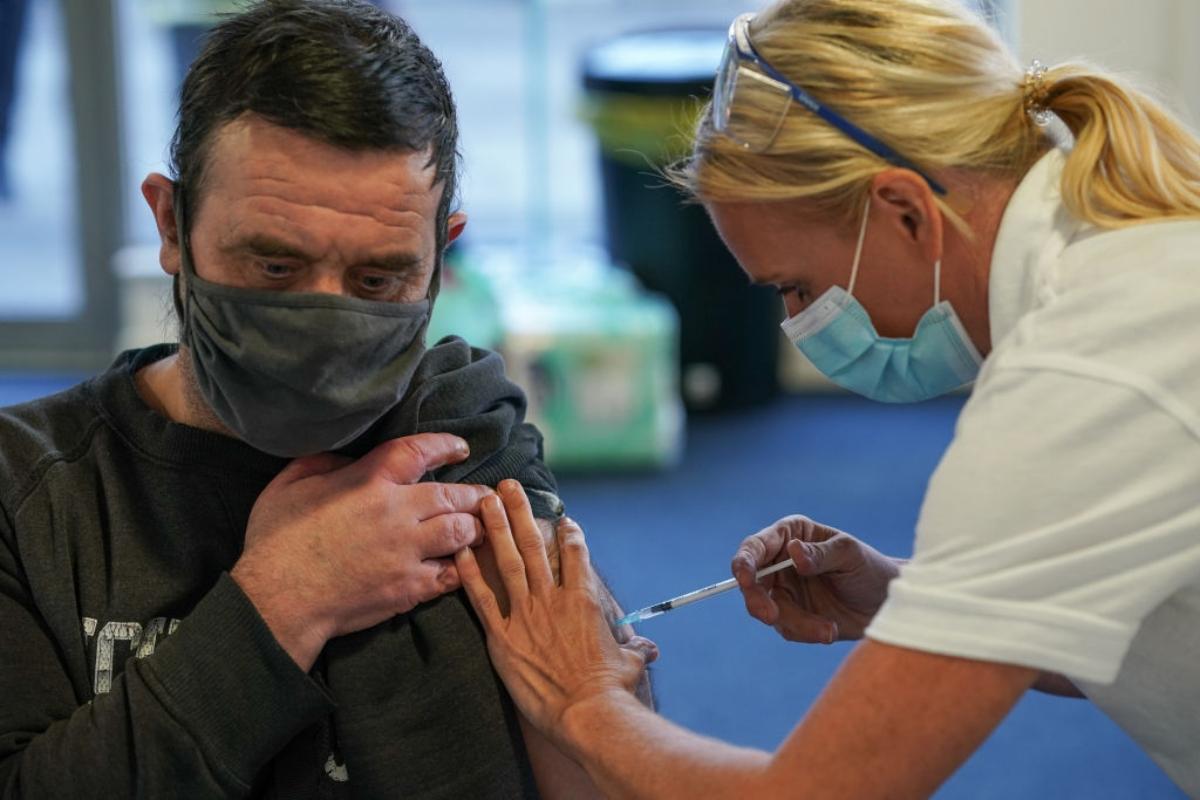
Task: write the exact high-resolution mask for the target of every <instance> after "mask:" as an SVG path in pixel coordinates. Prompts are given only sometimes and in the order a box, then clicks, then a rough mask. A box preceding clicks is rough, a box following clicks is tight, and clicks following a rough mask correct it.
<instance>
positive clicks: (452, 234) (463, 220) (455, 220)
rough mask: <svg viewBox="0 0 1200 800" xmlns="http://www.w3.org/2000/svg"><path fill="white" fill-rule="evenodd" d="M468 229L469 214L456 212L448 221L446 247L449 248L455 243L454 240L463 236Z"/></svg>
mask: <svg viewBox="0 0 1200 800" xmlns="http://www.w3.org/2000/svg"><path fill="white" fill-rule="evenodd" d="M466 227H467V214H466V212H464V211H455V212H454V213H453V214H451V215H450V217H449V219H447V220H446V246H447V247H449V246H450V245H451V244H453V243H454V240H455V239H457V238H458V237H459V236H462V232H463V230H464V229H466Z"/></svg>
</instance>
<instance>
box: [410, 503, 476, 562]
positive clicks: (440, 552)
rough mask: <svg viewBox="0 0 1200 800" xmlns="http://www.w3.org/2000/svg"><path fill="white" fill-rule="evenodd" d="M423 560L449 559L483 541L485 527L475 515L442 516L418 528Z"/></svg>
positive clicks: (418, 544) (419, 553) (420, 554)
mask: <svg viewBox="0 0 1200 800" xmlns="http://www.w3.org/2000/svg"><path fill="white" fill-rule="evenodd" d="M417 532H418V536H419V542H418V543H417V546H418V555H419V556H420V558H421V559H422V560H426V559H431V558H449V557H450V556H453V555H454V554H455V553H457V552H458V551H459V550H461V549H463V548H464V547H470V546H472V545H474V544H478V543H479V542H480V541H482V540H483V525H482V524H481V523H480V522H479V518H478V517H476V516H475V515H474V514H442V515H440V516H437V517H432V518H430V519H427V520H425V521H424V522H422V523H421V524H420V525H418V526H417Z"/></svg>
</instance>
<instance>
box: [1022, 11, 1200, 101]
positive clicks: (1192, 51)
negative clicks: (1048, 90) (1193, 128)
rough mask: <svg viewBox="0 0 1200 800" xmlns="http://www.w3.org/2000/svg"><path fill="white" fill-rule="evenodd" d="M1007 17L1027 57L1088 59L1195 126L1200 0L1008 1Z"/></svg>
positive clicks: (1199, 77)
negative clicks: (1147, 92) (1133, 82)
mask: <svg viewBox="0 0 1200 800" xmlns="http://www.w3.org/2000/svg"><path fill="white" fill-rule="evenodd" d="M1011 14H1012V19H1011V20H1010V24H1011V28H1012V30H1013V32H1014V34H1015V38H1016V44H1017V50H1018V53H1019V54H1020V56H1021V59H1022V60H1023V61H1024V62H1026V63H1028V62H1029V60H1030V59H1033V58H1037V59H1039V60H1040V61H1041V62H1042V63H1044V64H1047V65H1052V64H1054V63H1056V62H1059V61H1064V60H1067V59H1071V58H1086V59H1088V60H1090V61H1093V62H1096V63H1098V64H1100V65H1102V66H1104V67H1107V68H1109V69H1111V70H1114V71H1117V72H1120V73H1123V74H1127V75H1130V76H1131V77H1133V78H1135V79H1137V80H1138V82H1139V83H1140V84H1141V85H1143V86H1145V87H1147V88H1149V89H1151V90H1153V91H1154V92H1155V93H1156V94H1157V95H1158V96H1159V97H1160V98H1162V99H1163V100H1165V101H1166V102H1167V103H1168V105H1170V106H1171V108H1173V109H1174V110H1176V111H1177V112H1178V113H1179V114H1180V115H1182V116H1183V117H1184V118H1185V119H1187V120H1188V121H1189V122H1191V123H1192V124H1193V125H1197V124H1198V123H1200V0H1012V6H1011Z"/></svg>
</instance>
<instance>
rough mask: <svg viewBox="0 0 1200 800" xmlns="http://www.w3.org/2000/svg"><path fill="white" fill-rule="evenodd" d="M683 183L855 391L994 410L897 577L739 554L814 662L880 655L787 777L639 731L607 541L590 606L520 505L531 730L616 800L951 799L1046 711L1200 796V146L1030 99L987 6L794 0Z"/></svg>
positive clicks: (799, 551) (513, 678) (824, 364)
mask: <svg viewBox="0 0 1200 800" xmlns="http://www.w3.org/2000/svg"><path fill="white" fill-rule="evenodd" d="M826 104H827V105H826ZM1056 119H1057V121H1056ZM1047 122H1050V123H1053V124H1052V125H1051V126H1050V127H1046V123H1047ZM1060 123H1061V125H1063V126H1065V130H1068V131H1069V132H1070V134H1071V135H1070V137H1065V138H1068V139H1070V140H1071V141H1067V142H1064V143H1062V144H1061V146H1060V145H1058V144H1055V142H1053V141H1052V140H1051V138H1050V137H1049V136H1048V135H1047V133H1048V131H1052V130H1054V125H1059V124H1060ZM1060 138H1061V137H1060ZM676 177H677V178H678V180H679V181H680V182H682V183H683V184H684V185H685V186H686V187H687V188H688V189H689V190H690V191H691V192H692V193H693V194H694V195H695V196H696V197H697V198H698V199H699V200H700V201H701V202H703V203H704V204H705V206H706V207H707V208H708V210H709V212H710V214H711V216H712V218H713V221H714V222H715V224H716V225H717V227H718V229H719V230H720V232H721V234H722V236H723V237H724V239H725V242H726V243H727V244H728V246H729V248H730V249H731V250H732V251H733V253H734V254H735V255H736V256H737V259H738V261H739V262H740V264H741V266H742V268H743V269H744V270H745V272H746V273H747V274H748V275H749V276H750V277H751V278H752V280H754V281H755V282H757V283H762V284H768V285H771V286H774V287H776V288H777V289H778V290H779V292H780V294H781V295H782V296H783V299H784V303H785V305H786V307H787V312H788V314H789V319H788V320H787V321H786V322H785V323H784V330H785V332H786V333H787V334H788V335H789V336H790V337H791V338H792V339H793V340H794V341H795V342H796V344H797V345H798V346H799V347H800V348H801V349H802V350H803V351H804V352H805V353H806V354H807V355H808V357H809V358H810V360H812V361H813V363H814V364H815V365H816V366H817V367H818V368H819V369H821V370H822V371H823V372H825V373H826V374H827V375H828V376H829V377H830V378H832V379H833V380H834V381H837V382H838V383H840V384H842V385H843V386H846V387H848V388H850V389H852V390H854V391H857V392H859V393H862V394H864V395H867V396H869V397H873V398H876V399H879V400H883V401H915V400H921V399H924V398H927V397H932V396H934V395H937V394H941V393H943V392H947V391H950V390H952V389H954V388H956V387H957V386H959V385H961V384H964V383H967V382H970V381H972V380H974V382H975V388H974V392H973V395H972V397H971V399H970V400H969V402H968V403H967V404H966V405H965V407H964V409H963V411H962V416H961V418H960V420H959V423H958V426H957V430H956V434H955V438H954V440H953V442H952V443H951V445H950V447H949V449H948V451H947V452H946V454H945V456H944V458H943V460H942V463H941V465H940V466H939V467H938V470H937V472H936V473H935V474H934V476H933V478H932V480H931V483H930V486H929V490H928V494H927V496H926V499H925V503H924V506H923V509H922V513H921V517H920V521H919V523H918V528H917V538H916V545H915V549H914V556H913V558H912V560H911V561H910V562H909V563H907V564H905V565H903V566H902V567H899V569H898V577H897V564H895V563H894V562H892V561H890V560H889V559H886V558H884V557H883V556H881V555H879V554H878V553H876V552H875V551H873V550H871V549H870V548H869V547H867V546H865V545H863V544H861V543H860V542H858V541H857V540H856V539H854V538H853V537H850V536H848V535H847V534H843V533H839V532H836V531H832V530H830V529H827V528H824V527H822V526H819V525H816V524H815V523H812V522H810V521H808V520H805V519H803V518H790V519H787V520H783V521H781V522H780V523H777V524H776V525H775V526H772V527H771V528H768V529H767V530H765V531H763V532H761V533H759V534H757V535H755V536H753V537H750V538H749V539H748V540H747V541H746V542H744V543H743V545H742V547H741V549H740V550H739V551H738V553H737V555H736V556H735V558H734V565H733V567H734V573H735V575H737V577H738V579H739V582H740V584H741V587H742V590H743V593H744V594H745V597H746V602H747V606H748V608H749V609H750V611H751V613H752V614H753V615H754V616H756V617H758V618H759V619H761V620H763V621H765V622H767V623H769V624H773V625H775V626H776V627H777V628H778V629H779V630H780V632H781V633H782V634H783V635H784V636H787V637H788V638H792V639H798V640H802V641H830V640H832V639H833V638H836V637H841V638H859V637H865V638H863V641H862V643H861V644H860V645H858V646H857V648H856V649H855V650H854V651H853V652H852V654H851V655H850V656H849V657H848V658H847V659H846V661H845V662H844V663H843V665H842V666H841V669H840V670H839V672H838V673H837V675H836V676H835V677H834V679H833V680H832V681H831V683H830V684H829V686H828V687H827V688H826V689H825V691H824V693H823V694H822V696H821V697H820V699H819V700H818V701H817V702H816V704H815V705H814V706H813V708H811V709H810V710H809V712H808V713H807V715H806V716H805V717H804V719H803V720H802V721H801V722H800V724H799V725H798V726H797V727H796V729H795V730H794V731H793V733H792V734H791V735H790V736H789V737H788V739H787V740H786V741H785V742H784V743H783V745H782V746H781V747H780V748H779V750H778V751H777V752H775V753H773V754H767V753H761V752H755V751H749V750H745V749H740V748H735V747H731V746H728V745H725V744H722V743H719V742H714V741H711V740H708V739H704V738H702V737H699V736H696V735H694V734H691V733H689V732H687V731H684V730H681V729H679V728H677V727H675V726H673V725H672V724H671V723H669V722H667V721H665V720H663V719H661V718H658V717H656V716H654V715H653V714H652V713H650V712H649V711H646V710H644V709H642V708H640V707H639V706H638V705H637V703H636V701H635V700H634V699H633V698H632V697H631V696H629V694H628V692H627V691H625V687H626V686H628V685H629V684H630V682H631V680H632V679H633V676H634V675H635V674H636V672H637V670H638V668H639V667H640V666H641V665H642V663H643V661H644V660H646V659H647V658H650V657H653V655H654V650H653V646H652V645H651V644H650V643H648V642H646V641H645V640H642V639H634V640H633V641H632V642H631V643H629V644H627V645H626V646H625V647H619V646H618V645H616V644H614V643H613V642H612V639H611V637H610V636H609V635H608V633H607V632H606V631H604V630H602V629H599V628H597V627H596V626H595V625H594V624H589V622H588V620H589V617H588V615H587V614H585V613H583V611H582V609H583V608H585V607H587V608H590V607H594V606H595V600H594V598H593V597H592V593H591V590H590V588H589V587H588V586H587V585H586V584H585V582H584V579H583V577H582V576H583V575H584V571H583V570H582V568H581V564H582V563H583V562H582V561H581V555H580V551H582V550H583V548H584V544H583V540H582V535H581V534H580V532H579V531H578V529H576V528H574V527H572V526H565V527H564V529H563V530H562V531H560V537H561V545H562V578H561V585H559V584H557V583H556V582H555V581H554V580H553V579H552V578H551V576H550V572H549V566H548V563H547V561H546V557H545V555H544V551H543V550H542V547H541V544H540V540H539V539H538V538H537V537H536V530H535V529H534V528H533V527H532V524H531V522H530V520H529V516H528V512H527V511H526V509H525V506H524V504H523V503H522V502H521V500H520V497H519V493H517V492H514V490H513V489H512V488H511V487H505V489H504V490H503V491H502V492H501V496H502V499H503V501H504V508H503V509H502V508H500V507H499V505H498V503H493V502H491V501H489V503H488V504H487V506H486V507H485V514H486V517H487V519H486V520H485V521H486V524H487V526H488V528H489V532H490V537H489V538H490V541H491V545H492V546H493V547H494V548H495V549H496V555H497V558H498V559H499V561H500V565H501V574H503V575H504V576H505V579H504V584H505V589H506V591H507V592H508V593H509V594H510V595H512V611H511V613H510V615H509V616H508V617H507V618H505V617H503V616H501V615H500V613H499V612H498V611H497V610H496V608H497V605H496V597H495V595H494V594H493V593H492V590H491V589H489V588H488V586H487V585H486V584H485V583H483V582H482V580H481V579H480V576H479V572H478V570H477V568H476V566H475V562H474V560H473V557H472V556H471V554H470V553H468V552H464V553H463V554H461V555H460V556H459V557H458V559H459V565H460V570H461V572H462V575H463V579H464V582H465V584H466V586H467V588H468V590H469V593H470V595H471V598H472V600H473V602H474V603H475V606H476V609H477V610H478V612H479V614H480V616H481V618H482V619H483V621H484V625H485V627H486V629H487V631H488V640H489V646H490V648H491V652H492V655H493V660H494V663H495V664H496V667H497V669H498V671H499V672H500V674H501V676H502V678H503V679H504V681H505V683H506V684H507V685H508V687H509V688H510V690H511V691H512V694H513V697H514V698H515V699H516V701H517V703H518V704H519V705H520V706H521V708H522V709H523V710H524V711H525V713H526V714H527V715H528V716H529V718H530V719H531V720H533V721H534V723H535V724H536V725H538V726H539V727H541V728H543V729H544V730H545V731H546V732H547V733H548V734H549V735H551V736H552V737H553V738H555V739H556V740H557V741H558V742H559V743H561V744H562V745H563V746H564V748H566V749H567V751H568V752H570V753H572V754H573V755H574V756H575V757H576V758H577V759H578V760H579V761H580V762H581V763H582V764H584V765H585V767H586V768H587V769H588V771H589V772H590V773H591V774H592V776H593V777H594V778H595V779H596V780H597V781H598V782H599V784H600V785H601V787H602V788H603V789H604V790H606V791H607V792H609V793H610V794H612V795H616V796H647V797H676V796H678V797H725V796H730V797H784V796H797V797H813V796H821V797H824V796H839V797H843V796H844V797H872V796H881V795H886V796H925V795H928V794H930V793H932V792H933V791H934V790H935V789H936V788H937V786H938V785H940V784H941V782H942V781H944V780H945V779H946V778H947V777H948V776H949V775H950V774H951V773H952V772H953V771H954V770H955V769H956V768H957V767H958V766H959V765H960V764H961V763H962V762H963V761H964V760H965V759H966V758H968V757H969V756H970V754H971V753H972V752H973V751H974V750H975V749H976V748H977V747H978V746H979V744H980V743H981V742H982V741H983V739H984V738H985V737H986V736H987V735H988V734H989V733H990V732H991V731H992V729H993V728H994V727H995V726H996V725H997V724H999V722H1000V721H1001V720H1002V719H1003V718H1004V716H1005V715H1006V714H1007V712H1008V711H1009V709H1010V708H1011V707H1012V705H1013V704H1014V703H1015V702H1016V701H1017V699H1018V698H1019V697H1020V696H1021V694H1022V693H1023V692H1025V691H1026V690H1027V689H1029V688H1030V687H1032V686H1034V685H1035V684H1039V685H1042V686H1055V687H1058V688H1060V689H1062V690H1064V691H1075V690H1079V691H1081V692H1082V693H1084V694H1086V695H1087V696H1088V697H1089V698H1091V699H1092V701H1093V702H1095V703H1096V704H1097V705H1098V706H1100V707H1101V708H1102V709H1103V710H1104V711H1105V712H1106V713H1108V714H1109V715H1110V716H1111V717H1112V718H1113V719H1114V720H1116V721H1117V722H1118V723H1119V724H1120V725H1122V726H1123V727H1124V728H1125V729H1126V730H1127V731H1128V732H1129V733H1130V735H1131V736H1133V738H1134V739H1135V740H1137V741H1138V742H1139V743H1140V744H1141V746H1142V747H1144V748H1145V749H1146V750H1147V752H1148V753H1149V754H1150V755H1151V756H1152V757H1153V758H1154V759H1155V760H1156V761H1157V762H1158V763H1159V764H1160V765H1161V766H1162V767H1163V769H1164V770H1166V772H1167V773H1168V774H1169V775H1170V776H1171V777H1172V778H1173V779H1174V780H1175V781H1176V782H1177V783H1178V784H1179V785H1180V786H1181V787H1182V788H1183V789H1184V790H1185V791H1187V792H1189V793H1190V794H1193V795H1200V747H1198V746H1197V742H1200V669H1197V668H1196V663H1197V657H1198V656H1200V355H1198V349H1200V142H1197V140H1196V138H1194V136H1193V135H1192V134H1190V133H1189V132H1188V131H1187V130H1186V129H1185V128H1183V127H1182V126H1181V125H1180V124H1178V123H1177V122H1175V121H1174V120H1173V119H1172V118H1171V117H1170V116H1169V115H1168V114H1167V112H1165V111H1164V110H1163V109H1162V108H1160V107H1159V106H1157V105H1156V104H1154V103H1153V102H1152V101H1150V100H1149V99H1147V98H1146V97H1144V96H1143V95H1141V94H1139V93H1138V92H1136V91H1134V90H1132V89H1130V88H1128V87H1126V86H1124V85H1123V84H1121V83H1119V82H1118V81H1116V80H1114V79H1112V78H1109V77H1107V76H1105V75H1104V74H1102V73H1100V72H1098V71H1095V70H1092V69H1089V68H1087V67H1084V66H1079V65H1065V66H1058V67H1052V68H1050V69H1045V68H1043V67H1041V66H1040V65H1036V64H1035V65H1034V67H1033V68H1031V69H1030V70H1028V71H1024V70H1022V69H1021V68H1020V67H1019V66H1018V65H1017V64H1016V63H1015V62H1014V60H1013V58H1012V57H1011V56H1010V55H1009V53H1008V52H1007V51H1006V50H1005V48H1004V46H1003V45H1002V43H1001V42H1000V41H999V40H998V39H997V37H996V36H995V35H994V34H993V33H992V32H991V31H990V30H989V29H988V28H987V27H986V26H985V25H984V24H982V23H981V22H979V21H978V20H976V19H975V18H974V17H972V16H970V15H969V14H968V13H967V12H965V11H963V10H962V9H961V8H959V6H958V5H957V4H956V3H951V2H939V0H784V1H783V2H779V3H778V4H776V5H775V6H773V7H772V8H771V9H769V10H768V11H765V12H763V13H762V14H760V15H758V16H757V17H753V18H749V17H742V18H739V19H738V20H737V21H735V23H734V25H733V27H732V29H731V31H730V44H729V48H728V51H727V53H726V60H725V63H724V65H723V67H722V70H721V73H720V75H719V76H718V84H717V87H716V91H715V92H714V99H713V103H712V106H711V108H710V109H709V110H708V111H707V112H706V114H705V117H704V119H703V121H702V123H701V125H700V127H699V130H698V134H697V140H696V144H695V150H694V155H693V157H692V158H691V160H690V161H689V162H688V163H687V164H686V165H684V166H683V167H682V168H680V170H678V172H677V173H676ZM880 337H893V338H880ZM981 366H982V369H980V367H981ZM505 511H506V512H507V514H506V513H505ZM510 521H511V527H512V533H511V534H510V533H509V532H508V526H509V524H510ZM789 556H790V557H791V558H793V559H794V560H795V562H796V564H797V567H798V569H797V570H795V571H784V572H780V573H777V574H776V575H775V576H773V577H772V578H770V579H768V580H767V581H765V583H764V585H763V586H755V585H754V581H753V572H754V570H755V569H756V568H758V567H761V566H764V565H766V564H768V563H772V562H775V561H779V560H782V559H784V558H787V557H789ZM893 578H894V580H893ZM889 582H890V584H889ZM1060 675H1061V676H1066V677H1065V678H1063V677H1058V676H1060Z"/></svg>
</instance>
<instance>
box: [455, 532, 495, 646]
mask: <svg viewBox="0 0 1200 800" xmlns="http://www.w3.org/2000/svg"><path fill="white" fill-rule="evenodd" d="M454 565H455V566H456V567H457V568H458V577H459V579H460V580H461V581H462V586H463V589H465V590H466V592H467V599H468V600H470V601H471V607H472V608H474V609H475V616H477V617H479V619H480V621H481V622H482V623H483V626H484V628H485V629H487V630H488V631H489V632H490V631H492V630H494V629H495V628H496V626H497V625H499V624H500V621H501V619H502V617H501V615H500V604H499V603H498V602H497V601H496V595H495V594H494V593H493V592H492V590H491V587H489V586H488V585H487V581H485V580H484V579H483V572H482V571H480V569H479V562H478V561H476V560H475V554H474V553H473V552H471V550H470V548H464V549H462V550H459V551H458V552H457V553H455V554H454Z"/></svg>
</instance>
